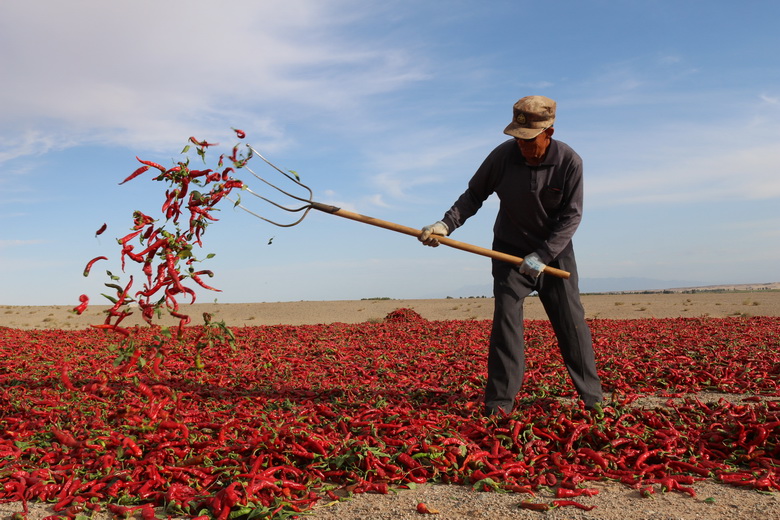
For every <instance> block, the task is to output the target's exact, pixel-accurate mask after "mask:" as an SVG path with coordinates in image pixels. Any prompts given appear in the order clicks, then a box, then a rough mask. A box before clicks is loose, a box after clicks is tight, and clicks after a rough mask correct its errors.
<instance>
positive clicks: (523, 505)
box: [520, 500, 550, 511]
mask: <svg viewBox="0 0 780 520" xmlns="http://www.w3.org/2000/svg"><path fill="white" fill-rule="evenodd" d="M520 509H530V510H531V511H549V510H550V504H545V503H544V502H529V501H527V500H523V501H522V502H520Z"/></svg>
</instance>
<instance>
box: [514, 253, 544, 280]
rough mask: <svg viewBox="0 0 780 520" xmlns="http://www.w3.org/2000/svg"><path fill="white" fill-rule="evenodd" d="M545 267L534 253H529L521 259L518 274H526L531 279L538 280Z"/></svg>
mask: <svg viewBox="0 0 780 520" xmlns="http://www.w3.org/2000/svg"><path fill="white" fill-rule="evenodd" d="M545 267H547V266H546V265H544V264H543V263H542V260H541V258H539V255H537V254H536V253H531V254H530V255H528V256H526V257H525V258H524V259H523V263H522V264H520V272H521V273H522V274H527V275H528V276H530V277H532V278H539V275H540V274H542V271H544V268H545Z"/></svg>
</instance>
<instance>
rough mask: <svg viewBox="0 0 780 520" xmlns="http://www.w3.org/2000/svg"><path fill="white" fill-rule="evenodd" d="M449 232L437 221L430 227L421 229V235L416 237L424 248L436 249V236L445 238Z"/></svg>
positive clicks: (445, 225) (437, 243)
mask: <svg viewBox="0 0 780 520" xmlns="http://www.w3.org/2000/svg"><path fill="white" fill-rule="evenodd" d="M449 232H450V228H448V227H447V224H445V223H444V222H442V221H441V220H439V221H437V222H435V223H433V224H431V225H430V226H425V227H424V228H422V233H420V236H419V237H417V239H418V240H419V241H420V242H422V243H423V244H425V245H426V246H431V247H436V246H438V245H439V241H438V240H436V235H440V236H443V237H446V236H447V233H449Z"/></svg>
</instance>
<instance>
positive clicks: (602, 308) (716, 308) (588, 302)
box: [0, 284, 780, 330]
mask: <svg viewBox="0 0 780 520" xmlns="http://www.w3.org/2000/svg"><path fill="white" fill-rule="evenodd" d="M776 285H778V289H780V284H776ZM582 303H583V305H584V307H585V314H586V316H587V317H588V318H592V319H638V318H675V317H688V318H694V317H701V316H709V317H713V318H724V317H729V316H780V290H762V291H728V292H695V293H671V294H670V293H621V294H586V295H584V296H583V297H582ZM399 308H408V309H412V310H414V311H416V312H417V313H418V314H420V315H421V316H422V317H423V318H425V319H427V320H431V321H438V320H488V319H492V318H493V299H492V298H454V299H442V300H390V299H372V300H353V301H325V302H309V301H301V302H281V303H202V304H200V303H199V304H195V305H192V306H184V307H183V311H184V312H186V313H187V314H189V315H190V316H192V318H193V323H198V322H199V318H200V315H201V314H202V313H204V312H208V313H210V314H212V315H213V317H214V320H216V321H219V320H223V321H224V322H225V323H226V324H227V325H229V326H231V327H241V326H255V325H307V324H308V325H315V324H320V323H335V322H341V323H362V322H365V321H380V320H382V319H383V318H384V317H385V316H387V314H388V313H390V312H392V311H394V310H395V309H399ZM71 309H72V307H69V306H57V305H54V306H13V305H5V306H3V305H0V327H13V328H19V329H64V330H68V329H81V328H86V327H89V325H90V324H95V323H101V322H102V321H103V319H104V317H105V315H104V314H103V311H104V310H105V309H106V306H99V305H94V306H90V307H89V309H88V310H87V312H85V313H84V314H82V315H81V316H78V315H76V314H75V313H72V312H70V311H71ZM525 318H526V319H529V320H539V319H546V315H545V313H544V309H543V308H542V304H541V302H540V301H539V299H538V298H536V297H531V298H527V299H526V303H525ZM159 323H161V324H170V325H172V324H175V323H177V322H176V321H174V320H166V319H164V318H163V319H162V320H161V321H159ZM123 324H126V325H133V324H143V321H141V320H140V319H139V317H138V316H137V315H135V316H131V317H130V318H128V319H127V320H125V321H124V322H123Z"/></svg>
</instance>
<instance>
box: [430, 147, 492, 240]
mask: <svg viewBox="0 0 780 520" xmlns="http://www.w3.org/2000/svg"><path fill="white" fill-rule="evenodd" d="M494 155H495V151H494V152H493V153H491V154H490V155H488V156H487V158H485V160H484V161H483V162H482V164H481V165H480V167H479V169H477V171H476V173H475V174H474V176H473V177H472V178H471V180H470V181H469V184H468V188H466V191H464V192H463V194H462V195H461V196H460V197H458V200H456V201H455V204H453V205H452V207H451V208H450V209H449V210H448V211H447V212H446V213H445V214H444V217H443V218H442V222H444V224H446V225H447V228H448V229H449V232H450V234H452V232H453V231H455V230H456V229H458V228H459V227H460V226H462V225H463V224H464V223H465V222H466V220H468V219H469V217H471V216H473V215H475V214H476V213H477V211H479V208H481V207H482V204H483V203H484V202H485V200H486V199H487V198H488V197H489V196H490V195H491V194H492V193H493V191H494V189H495V186H496V182H497V172H498V168H496V165H495V161H494Z"/></svg>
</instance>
